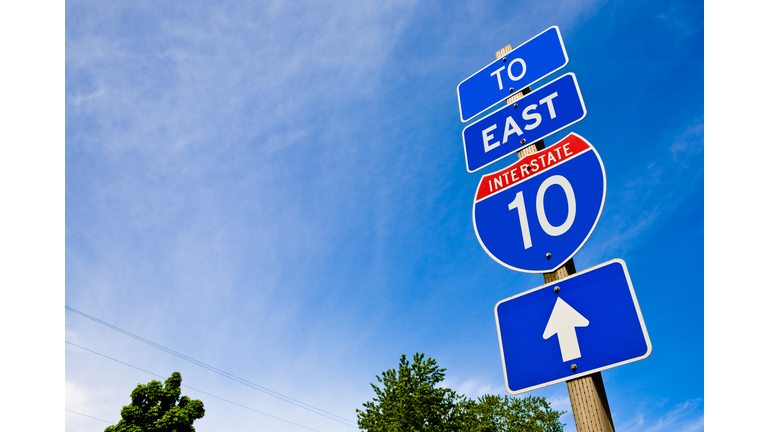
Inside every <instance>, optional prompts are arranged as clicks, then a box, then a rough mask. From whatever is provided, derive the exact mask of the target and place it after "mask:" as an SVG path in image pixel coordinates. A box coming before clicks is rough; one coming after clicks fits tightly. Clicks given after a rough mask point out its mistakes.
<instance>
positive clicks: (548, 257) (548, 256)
mask: <svg viewBox="0 0 768 432" xmlns="http://www.w3.org/2000/svg"><path fill="white" fill-rule="evenodd" d="M523 144H525V140H523ZM550 258H552V254H551V253H549V252H547V259H550Z"/></svg>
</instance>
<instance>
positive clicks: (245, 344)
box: [65, 1, 704, 432]
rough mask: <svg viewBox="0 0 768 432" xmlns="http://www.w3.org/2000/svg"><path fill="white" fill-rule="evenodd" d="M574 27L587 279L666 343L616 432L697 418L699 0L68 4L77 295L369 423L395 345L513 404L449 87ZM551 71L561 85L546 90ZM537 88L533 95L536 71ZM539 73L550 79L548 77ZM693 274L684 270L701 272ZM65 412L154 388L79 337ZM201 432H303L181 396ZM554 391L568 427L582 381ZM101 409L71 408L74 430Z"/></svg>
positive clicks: (475, 390) (103, 411)
mask: <svg viewBox="0 0 768 432" xmlns="http://www.w3.org/2000/svg"><path fill="white" fill-rule="evenodd" d="M552 25H557V26H559V27H560V30H561V32H562V35H563V40H564V42H565V46H566V49H567V51H568V54H569V57H570V62H569V64H568V65H567V66H566V68H565V69H563V70H562V71H560V72H558V73H556V74H554V75H553V76H552V77H550V78H549V79H552V78H556V77H558V76H560V75H562V73H566V72H573V73H575V74H576V76H577V78H578V80H579V84H580V87H581V91H582V94H583V96H584V101H585V104H586V106H587V110H588V114H587V117H586V118H585V119H584V120H583V121H582V122H580V123H578V124H576V125H574V126H572V127H570V128H567V129H566V130H564V131H562V132H560V133H558V134H556V135H555V136H554V137H552V138H550V139H548V140H547V142H549V143H554V142H555V141H556V140H558V139H559V138H561V137H563V136H565V134H567V133H568V132H570V131H573V132H577V133H579V134H581V135H582V136H584V137H586V138H587V139H589V140H590V142H592V143H593V144H594V145H595V147H596V148H597V149H598V151H599V152H600V155H601V157H602V158H603V161H604V164H605V168H606V173H607V179H608V193H607V197H606V202H605V208H604V211H603V216H602V218H601V220H600V222H599V224H598V226H597V228H596V229H595V231H594V233H593V235H592V237H591V238H590V240H589V241H588V242H587V243H586V245H585V246H584V247H583V249H582V250H581V251H580V252H579V253H578V254H577V255H576V257H575V263H576V266H577V269H586V268H588V267H592V266H594V265H597V264H600V263H602V262H605V261H608V260H610V259H613V258H622V259H623V260H625V261H626V262H627V265H628V268H629V271H630V275H631V277H632V281H633V283H634V286H635V289H636V292H637V296H638V300H639V303H640V306H641V308H642V310H643V313H644V316H645V320H646V324H647V327H648V332H649V334H650V337H651V341H652V343H653V347H654V351H653V354H652V355H651V356H650V357H649V358H648V359H646V360H643V361H641V362H637V363H633V364H630V365H626V366H622V367H619V368H615V369H611V370H608V371H605V372H604V373H603V377H604V380H605V383H606V391H607V394H608V397H609V401H610V404H611V410H612V412H613V417H614V422H615V424H616V425H617V428H619V429H620V430H629V431H632V430H659V431H681V430H690V431H698V430H702V429H703V413H704V400H703V397H704V380H703V377H704V356H703V354H704V331H703V330H704V325H703V324H704V321H703V315H704V314H703V312H704V308H703V302H704V291H703V284H704V279H703V276H704V267H703V265H704V249H703V246H704V230H703V228H704V212H703V210H704V195H703V194H704V177H703V159H704V153H703V137H704V127H703V121H704V92H703V89H704V87H703V86H704V46H703V38H704V33H703V25H704V21H703V4H702V3H701V2H642V3H638V2H599V1H583V2H535V3H534V2H513V3H500V2H472V3H469V4H461V3H455V4H446V3H443V2H396V1H395V2H375V3H374V2H366V3H361V2H343V1H337V2H323V3H318V2H255V3H249V4H241V3H235V2H224V3H221V4H219V5H214V4H213V3H211V2H189V3H185V4H183V5H181V4H178V3H175V4H174V3H158V2H110V3H103V2H86V1H70V2H67V3H66V33H65V34H66V38H65V43H66V81H65V85H66V87H65V104H66V117H65V118H66V132H65V139H66V165H65V166H66V229H65V235H66V239H65V247H66V252H65V253H66V276H65V283H66V305H67V306H70V307H72V308H75V309H77V310H79V311H82V312H84V313H86V314H89V315H92V316H94V317H96V318H99V319H101V320H103V321H106V322H108V323H110V324H113V325H115V326H118V327H120V328H122V329H125V330H127V331H129V332H132V333H134V334H137V335H139V336H142V337H144V338H146V339H149V340H151V341H153V342H156V343H158V344H161V345H163V346H166V347H168V348H170V349H173V350H175V351H177V352H180V353H182V354H185V355H187V356H190V357H192V358H194V359H197V360H199V361H202V362H204V363H206V364H208V365H211V366H214V367H216V368H218V369H221V370H224V371H227V372H229V373H231V374H234V375H236V376H239V377H242V378H245V379H247V380H249V381H251V382H253V383H256V384H259V385H261V386H264V387H266V388H269V389H272V390H275V391H277V392H280V393H281V394H284V395H287V396H290V397H292V398H294V399H297V400H300V401H302V402H305V403H307V404H310V405H312V406H315V407H317V408H320V409H323V410H325V411H328V412H331V413H334V414H336V415H339V416H341V417H343V418H346V419H349V420H351V421H354V420H355V411H354V410H355V408H360V407H361V405H362V403H363V402H365V401H367V400H370V399H371V398H372V397H373V393H372V391H371V389H370V387H369V385H368V383H370V382H372V381H374V379H375V378H374V376H375V375H376V374H380V373H381V372H382V371H383V370H385V369H388V368H391V367H395V365H396V364H397V360H398V358H399V356H400V355H401V354H406V355H408V356H411V355H412V354H414V353H415V352H417V351H418V352H424V353H426V354H427V355H428V356H431V357H434V358H436V359H437V361H438V363H439V364H440V365H441V366H443V367H446V368H447V369H448V371H447V379H446V385H448V386H450V387H452V388H454V389H457V390H458V391H460V392H461V393H465V394H467V395H468V396H472V397H476V396H479V395H481V394H484V393H495V394H503V393H504V391H505V390H504V383H503V373H502V369H501V362H500V355H499V347H498V341H497V336H496V328H495V321H494V316H493V307H494V305H495V304H496V302H497V301H499V300H501V299H503V298H506V297H509V296H511V295H514V294H517V293H520V292H523V291H526V290H528V289H531V288H534V287H536V286H538V285H541V284H542V283H543V279H542V277H541V275H531V274H521V273H516V272H513V271H510V270H508V269H506V268H504V267H502V266H500V265H499V264H497V263H496V262H494V261H493V260H492V259H491V258H490V257H489V256H488V255H486V254H485V252H484V251H483V249H482V247H481V246H480V244H479V242H478V241H477V238H476V237H475V234H474V230H473V227H472V219H471V208H472V207H471V206H472V197H473V194H474V191H475V188H476V186H477V182H478V181H479V178H480V176H481V175H482V174H483V173H487V172H491V171H493V170H497V169H500V168H502V167H503V166H505V165H506V164H508V163H511V161H508V160H505V161H504V162H498V163H496V164H493V165H491V166H490V167H488V168H486V169H484V170H482V171H481V172H479V173H474V174H469V173H467V172H466V170H465V163H464V156H463V148H462V142H461V130H462V129H463V127H464V126H466V125H465V124H463V123H461V122H460V121H459V115H458V104H457V100H456V85H457V84H458V83H459V82H460V81H462V80H463V79H464V78H466V77H468V76H469V75H471V74H473V73H474V72H476V71H477V70H478V69H480V68H481V67H483V66H485V65H486V64H487V63H489V62H490V61H491V60H493V59H494V58H495V57H494V52H495V51H496V50H498V49H500V48H501V47H503V46H504V45H506V44H508V43H511V44H512V45H513V46H514V45H516V44H519V43H522V42H524V41H526V40H528V39H529V38H530V37H532V36H534V35H535V34H537V33H539V32H541V31H543V30H544V29H546V28H547V27H550V26H552ZM549 79H547V80H545V81H544V82H546V81H549ZM539 85H540V84H539ZM534 87H536V86H534ZM680 269H685V271H681V270H680ZM65 333H66V340H67V341H68V342H71V343H74V344H77V345H79V346H82V347H85V348H88V349H90V350H93V351H96V352H99V353H102V354H104V355H107V356H110V357H112V358H115V359H118V360H120V361H122V362H125V363H128V364H131V365H134V366H136V367H139V368H142V369H145V370H147V371H150V372H153V373H156V374H159V375H162V376H168V375H170V373H171V372H173V371H180V372H181V373H182V376H183V377H184V384H187V385H189V386H191V387H194V388H196V389H199V390H203V391H206V392H208V393H211V394H215V395H217V396H220V397H222V398H225V399H229V400H232V401H236V402H237V403H240V404H242V405H245V406H248V407H251V408H253V409H256V410H258V411H261V412H264V413H268V414H270V415H272V416H276V417H280V418H282V419H285V420H290V421H291V422H294V423H297V424H300V425H302V426H306V427H309V428H312V429H315V430H318V431H321V432H326V431H331V430H352V429H353V428H352V427H349V426H345V425H342V424H340V423H338V422H334V421H331V420H329V419H327V418H325V417H321V416H318V415H316V414H313V413H311V412H308V411H306V410H302V409H299V408H297V407H296V406H294V405H291V404H288V403H285V402H284V401H280V400H278V399H276V398H273V397H269V396H267V395H265V394H264V393H261V392H258V391H255V390H254V389H251V388H248V387H246V386H243V385H240V384H237V383H235V382H233V381H231V380H227V379H225V378H223V377H221V376H220V375H216V374H214V373H212V372H210V371H206V370H205V369H202V368H200V367H198V366H195V365H193V364H191V363H188V362H185V361H183V360H180V359H179V358H177V357H173V356H171V355H169V354H167V353H164V352H162V351H159V350H157V349H155V348H152V347H151V346H148V345H146V344H143V343H141V342H139V341H137V340H134V339H131V338H129V337H126V336H125V335H122V334H120V333H117V332H115V331H114V330H111V329H109V328H107V327H104V326H101V325H99V324H97V323H95V322H94V321H91V320H88V319H85V318H84V317H82V316H80V315H77V314H75V313H72V312H66V314H65ZM65 368H66V369H65V373H66V376H65V383H66V384H65V404H66V407H67V409H69V410H72V411H76V412H79V413H83V414H87V415H90V416H92V417H97V418H100V419H104V420H109V421H117V420H118V419H119V409H120V407H121V406H122V405H124V404H126V403H127V402H128V401H129V399H128V394H129V393H130V391H131V390H132V388H133V387H134V386H135V385H136V383H138V382H147V381H149V380H151V379H154V378H155V377H153V376H151V375H148V374H147V373H145V372H142V371H139V370H136V369H131V368H130V367H128V366H125V365H123V364H119V363H116V362H114V361H110V360H108V359H105V358H103V357H99V356H97V355H95V354H93V353H91V352H87V351H84V350H83V349H81V348H78V347H76V346H73V345H67V346H66V359H65ZM186 393H187V394H189V395H190V396H192V397H195V398H200V399H202V400H203V401H204V402H205V405H206V409H207V414H206V416H205V418H204V419H202V420H200V421H199V422H198V423H197V424H196V425H197V427H198V430H201V431H202V430H218V431H226V430H240V429H243V428H258V429H267V430H275V431H294V430H301V428H299V427H297V426H295V425H292V424H287V423H285V422H281V421H278V420H275V419H273V418H270V417H267V416H264V415H260V414H258V413H254V412H252V411H248V410H245V409H243V408H241V407H237V406H234V405H232V404H228V403H226V402H223V401H220V400H217V399H214V398H211V397H207V396H206V395H204V394H200V393H196V392H195V391H192V390H187V391H186ZM531 394H534V395H540V396H546V397H547V398H548V399H549V400H550V401H551V402H552V403H553V405H554V406H555V408H557V409H561V410H566V411H569V414H566V415H565V416H564V417H563V421H564V422H565V423H567V424H568V425H567V427H566V430H568V431H574V430H575V427H574V422H573V418H572V416H571V415H570V411H571V407H570V404H569V402H568V394H567V389H566V387H565V385H564V384H559V385H555V386H550V387H547V388H544V389H541V390H537V391H534V392H532V393H531ZM105 426H106V423H101V422H99V421H97V420H94V419H90V418H87V417H83V416H80V415H77V414H74V413H67V415H66V427H67V430H71V431H86V430H97V429H100V428H103V427H105Z"/></svg>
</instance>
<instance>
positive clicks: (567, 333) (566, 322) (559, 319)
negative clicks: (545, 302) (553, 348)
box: [543, 297, 589, 362]
mask: <svg viewBox="0 0 768 432" xmlns="http://www.w3.org/2000/svg"><path fill="white" fill-rule="evenodd" d="M588 325H589V320H587V319H586V318H584V316H582V315H581V314H580V313H578V312H577V311H576V309H574V308H572V307H571V305H569V304H568V303H566V302H565V301H563V299H561V298H560V297H558V298H557V302H556V303H555V307H554V308H553V309H552V314H551V315H550V316H549V321H548V322H547V328H545V329H544V335H543V337H544V339H549V338H551V337H552V335H554V334H555V333H557V341H558V342H560V354H561V355H562V356H563V361H564V362H566V361H568V360H573V359H575V358H579V357H581V350H580V349H579V340H578V339H577V338H576V327H586V326H588Z"/></svg>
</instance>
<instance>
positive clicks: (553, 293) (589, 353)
mask: <svg viewBox="0 0 768 432" xmlns="http://www.w3.org/2000/svg"><path fill="white" fill-rule="evenodd" d="M496 329H497V330H498V332H499V344H500V347H501V361H502V365H503V367H504V378H505V381H506V386H507V391H509V392H510V393H512V394H520V393H524V392H527V391H530V390H534V389H537V388H540V387H544V386H547V385H550V384H554V383H558V382H562V381H566V380H571V379H574V378H578V377H581V376H584V375H588V374H591V373H595V372H598V371H601V370H605V369H608V368H612V367H615V366H620V365H623V364H626V363H630V362H633V361H637V360H642V359H644V358H646V357H648V356H649V355H651V340H650V338H649V337H648V330H647V329H646V328H645V321H643V315H642V314H641V313H640V306H639V305H638V303H637V297H636V296H635V290H634V288H633V287H632V281H630V279H629V272H628V271H627V265H626V263H624V261H622V260H620V259H615V260H612V261H608V262H607V263H603V264H600V265H599V266H597V267H593V268H591V269H588V270H585V271H583V272H580V273H576V274H574V275H572V276H569V277H567V278H565V279H561V280H559V281H555V282H552V283H549V284H547V285H544V286H542V287H539V288H535V289H532V290H530V291H527V292H524V293H522V294H518V295H516V296H514V297H510V298H508V299H505V300H502V301H500V302H498V303H497V304H496Z"/></svg>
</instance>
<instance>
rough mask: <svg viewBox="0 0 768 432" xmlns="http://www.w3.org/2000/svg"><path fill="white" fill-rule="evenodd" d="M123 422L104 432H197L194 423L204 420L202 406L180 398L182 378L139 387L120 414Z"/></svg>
mask: <svg viewBox="0 0 768 432" xmlns="http://www.w3.org/2000/svg"><path fill="white" fill-rule="evenodd" d="M120 415H121V416H122V417H123V418H122V420H120V421H119V422H117V424H116V425H114V426H109V427H108V428H106V429H104V432H194V430H195V428H194V427H192V422H194V421H195V420H197V419H201V418H203V416H204V415H205V409H204V408H203V403H202V402H201V401H200V400H198V399H195V400H191V399H190V398H189V397H188V396H181V374H180V373H178V372H174V373H173V374H171V376H170V378H168V379H167V380H165V386H163V385H162V384H160V381H155V380H152V381H150V382H149V383H148V384H146V385H144V384H139V385H137V386H136V388H135V389H134V390H133V391H132V392H131V403H130V405H126V406H124V407H123V409H122V410H121V411H120Z"/></svg>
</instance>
